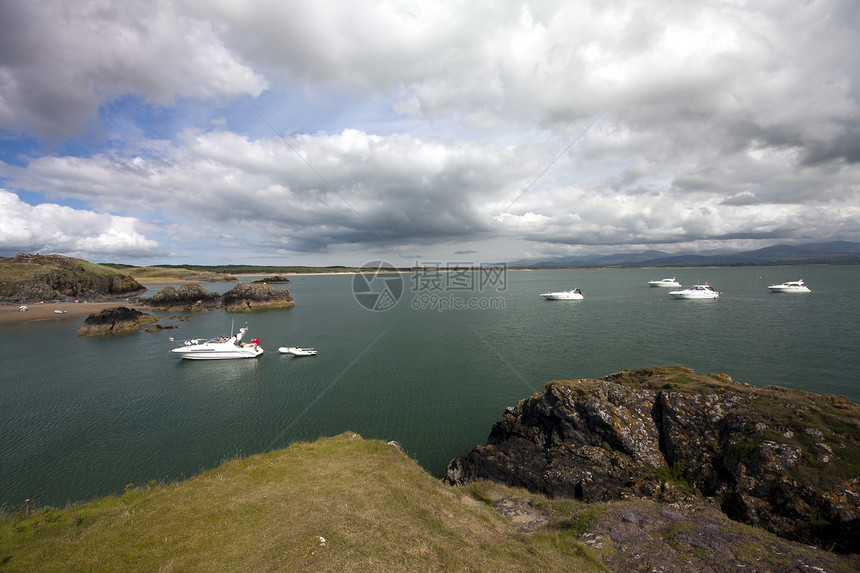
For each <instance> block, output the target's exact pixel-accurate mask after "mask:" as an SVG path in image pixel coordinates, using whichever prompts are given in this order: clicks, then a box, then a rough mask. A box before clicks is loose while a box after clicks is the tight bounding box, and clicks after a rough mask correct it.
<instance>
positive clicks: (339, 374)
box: [0, 266, 860, 506]
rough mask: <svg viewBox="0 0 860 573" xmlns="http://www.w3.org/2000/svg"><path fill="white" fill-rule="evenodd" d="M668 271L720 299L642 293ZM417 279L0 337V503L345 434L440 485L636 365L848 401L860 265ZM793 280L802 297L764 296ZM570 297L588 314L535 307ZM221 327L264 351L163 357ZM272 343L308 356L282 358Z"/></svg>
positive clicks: (339, 279)
mask: <svg viewBox="0 0 860 573" xmlns="http://www.w3.org/2000/svg"><path fill="white" fill-rule="evenodd" d="M666 276H677V277H678V280H680V281H681V282H682V283H683V284H684V285H689V284H694V283H699V282H704V281H710V283H711V284H712V285H713V286H714V288H716V289H717V290H719V291H722V292H723V296H722V297H721V298H720V299H719V300H713V301H707V300H705V301H684V300H674V299H672V298H671V297H670V296H669V295H668V291H669V290H671V289H664V288H659V289H658V288H649V287H648V286H647V281H649V280H652V279H661V278H664V277H666ZM412 278H413V277H411V276H409V275H404V276H403V279H404V287H405V292H404V293H403V296H402V298H401V299H400V301H399V302H398V303H397V305H396V306H394V307H393V308H392V309H390V310H387V311H384V312H372V311H368V310H366V309H365V308H364V307H362V306H361V305H360V304H358V303H357V302H356V300H355V298H354V297H353V294H352V286H353V284H352V276H351V275H343V276H306V277H297V278H296V279H295V280H294V282H293V283H292V284H290V285H286V288H289V289H290V291H291V292H292V293H293V296H294V297H295V299H296V302H297V305H296V307H295V308H292V309H288V310H272V311H262V312H255V313H249V314H226V313H222V312H209V313H199V314H195V315H194V316H193V318H192V320H190V321H187V322H180V321H176V320H171V319H170V318H169V317H170V316H172V315H174V314H176V313H158V314H159V315H160V316H164V317H165V318H166V320H163V321H162V324H164V325H170V324H174V325H177V326H179V327H180V328H179V329H177V330H169V331H163V332H161V333H145V332H140V333H139V334H135V335H129V336H122V337H111V338H108V339H92V338H79V337H77V336H75V331H76V330H77V328H78V327H79V326H80V324H81V323H82V322H83V319H76V318H65V319H56V320H48V321H43V322H38V323H30V324H22V325H15V326H8V327H2V328H0V348H2V351H0V357H2V369H0V504H6V505H7V506H15V505H19V504H21V503H22V502H23V500H24V499H26V498H34V499H36V500H37V502H38V503H39V504H40V505H41V504H50V505H62V504H65V503H66V502H67V501H74V500H83V499H89V498H92V497H96V496H101V495H106V494H109V493H117V492H121V491H122V490H123V488H124V487H125V485H126V484H129V483H135V484H141V483H145V482H149V481H151V480H176V479H182V478H185V477H189V476H191V475H194V474H196V473H198V472H199V471H201V470H203V469H207V468H210V467H213V466H215V465H217V464H219V463H220V462H222V461H224V460H226V459H229V458H232V457H234V456H237V455H250V454H254V453H258V452H263V451H267V450H270V449H272V448H279V447H285V446H287V445H289V444H290V443H292V442H295V441H303V440H313V439H315V438H317V437H319V436H323V435H334V434H339V433H341V432H344V431H355V432H358V433H360V434H361V435H362V436H364V437H367V438H380V439H385V440H399V441H400V442H402V443H403V446H404V448H405V449H406V451H407V452H408V453H409V454H410V455H411V456H413V457H414V458H415V459H417V460H418V462H419V463H421V464H422V465H423V466H424V467H425V468H427V469H428V471H430V472H431V473H433V474H436V475H438V474H440V473H441V472H442V471H443V470H444V468H445V466H446V464H447V463H448V461H449V460H450V459H451V458H453V457H455V456H457V455H462V454H465V453H466V452H468V451H469V450H470V449H471V448H472V447H473V446H474V445H475V444H478V443H483V442H484V441H485V440H486V438H487V435H488V434H489V432H490V428H491V426H492V424H493V422H495V421H497V420H499V419H500V418H501V415H502V413H503V412H504V409H505V408H506V407H507V406H509V405H512V404H515V403H516V402H517V401H519V400H520V399H522V398H524V397H526V396H528V395H530V394H532V393H534V392H537V391H539V390H541V389H542V388H543V385H544V384H545V383H546V382H547V381H549V380H553V379H560V378H582V377H599V376H604V375H607V374H610V373H612V372H616V371H618V370H623V369H628V368H637V367H641V366H651V365H663V364H684V365H686V366H689V367H691V368H693V369H694V370H696V371H697V372H699V373H701V374H707V373H710V372H725V373H727V374H729V375H730V376H732V377H733V378H734V379H736V380H739V381H743V382H748V383H751V384H754V385H756V386H765V385H768V384H777V385H781V386H788V387H793V388H800V389H805V390H810V391H813V392H819V393H830V394H840V395H844V396H847V397H848V398H850V399H851V400H853V401H855V402H858V401H860V357H858V353H857V351H856V350H857V348H858V346H860V331H858V328H857V324H858V319H860V267H847V266H846V267H840V266H835V267H757V268H719V269H674V270H669V271H667V270H648V269H594V270H570V271H527V272H515V271H508V272H507V273H506V274H505V276H504V281H503V284H501V285H500V284H499V283H498V282H496V283H494V284H493V285H489V286H486V287H484V288H479V287H478V285H477V281H476V284H475V285H473V286H471V287H470V288H468V289H465V290H456V291H453V290H449V291H442V292H432V293H430V292H428V289H426V287H424V286H421V285H420V284H419V282H417V281H413V280H411V279H412ZM798 278H803V279H804V280H805V281H806V283H807V284H808V285H810V287H811V288H812V289H813V292H812V293H811V294H807V295H788V294H782V295H776V294H771V293H770V292H768V290H767V288H766V287H767V285H769V284H773V283H780V282H783V281H787V280H795V279H798ZM232 286H233V285H232V284H226V283H225V284H219V285H206V288H207V289H209V290H219V291H221V292H223V291H225V290H227V289H229V288H231V287H232ZM460 286H462V285H460ZM500 287H504V289H503V290H497V288H500ZM574 287H578V288H580V289H582V291H583V292H584V294H585V300H584V301H581V302H572V301H568V302H565V301H555V302H549V301H544V300H543V299H542V298H540V297H538V296H537V295H538V293H540V292H544V291H546V290H567V289H570V288H574ZM158 288H159V287H157V286H156V287H153V288H152V290H153V291H155V290H157V289H158ZM431 294H432V295H434V296H435V297H436V298H435V299H434V298H433V297H432V296H430V295H431ZM442 304H445V305H447V306H454V305H455V304H456V305H457V306H459V307H462V308H459V309H457V310H453V309H448V310H439V308H440V305H442ZM470 306H471V307H474V308H469V307H470ZM234 320H235V324H236V328H238V327H239V326H241V325H244V323H245V322H247V324H248V326H249V328H250V330H249V336H250V337H251V338H260V339H262V341H263V344H262V346H263V348H265V349H266V353H265V354H263V355H262V356H261V357H260V358H258V359H255V360H234V361H214V362H206V361H203V362H198V361H183V360H180V359H178V358H177V357H175V356H171V355H169V354H168V350H169V349H170V348H172V347H174V346H176V345H177V343H176V342H171V341H170V340H169V339H168V337H169V336H174V337H175V338H177V339H183V338H194V337H209V336H214V335H219V334H225V333H227V332H228V331H229V330H230V328H231V321H234ZM285 345H301V346H313V347H315V348H317V350H318V351H319V354H318V355H317V356H315V357H307V358H297V357H292V356H289V355H281V354H279V353H278V352H277V348H278V347H279V346H285Z"/></svg>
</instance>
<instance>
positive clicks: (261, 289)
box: [222, 284, 296, 312]
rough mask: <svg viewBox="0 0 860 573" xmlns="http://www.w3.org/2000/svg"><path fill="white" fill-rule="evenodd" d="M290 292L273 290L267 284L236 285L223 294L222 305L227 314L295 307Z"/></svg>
mask: <svg viewBox="0 0 860 573" xmlns="http://www.w3.org/2000/svg"><path fill="white" fill-rule="evenodd" d="M295 304H296V303H295V301H294V300H293V297H292V295H290V291H288V290H285V289H282V290H275V289H274V288H273V287H271V286H269V285H267V284H250V285H246V284H238V285H236V286H234V287H233V288H232V289H230V290H228V291H227V292H225V293H224V296H223V299H222V305H223V307H224V310H226V311H227V312H244V311H247V310H260V309H264V308H288V307H291V306H295Z"/></svg>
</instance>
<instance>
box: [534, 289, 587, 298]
mask: <svg viewBox="0 0 860 573" xmlns="http://www.w3.org/2000/svg"><path fill="white" fill-rule="evenodd" d="M541 296H542V297H544V298H545V299H546V300H582V299H583V298H585V297H583V296H582V291H581V290H579V289H578V288H575V289H573V290H564V291H559V292H544V293H541Z"/></svg>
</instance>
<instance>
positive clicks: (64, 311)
mask: <svg viewBox="0 0 860 573" xmlns="http://www.w3.org/2000/svg"><path fill="white" fill-rule="evenodd" d="M54 314H69V311H68V310H59V309H57V310H55V311H54Z"/></svg>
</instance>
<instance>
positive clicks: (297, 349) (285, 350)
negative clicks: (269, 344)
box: [278, 346, 317, 356]
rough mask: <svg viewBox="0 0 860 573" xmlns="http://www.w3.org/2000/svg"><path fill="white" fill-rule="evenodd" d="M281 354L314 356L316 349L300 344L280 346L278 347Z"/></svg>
mask: <svg viewBox="0 0 860 573" xmlns="http://www.w3.org/2000/svg"><path fill="white" fill-rule="evenodd" d="M278 352H280V353H281V354H292V355H293V356H314V355H316V353H317V351H316V350H315V349H313V348H302V347H301V346H281V347H280V348H278Z"/></svg>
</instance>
